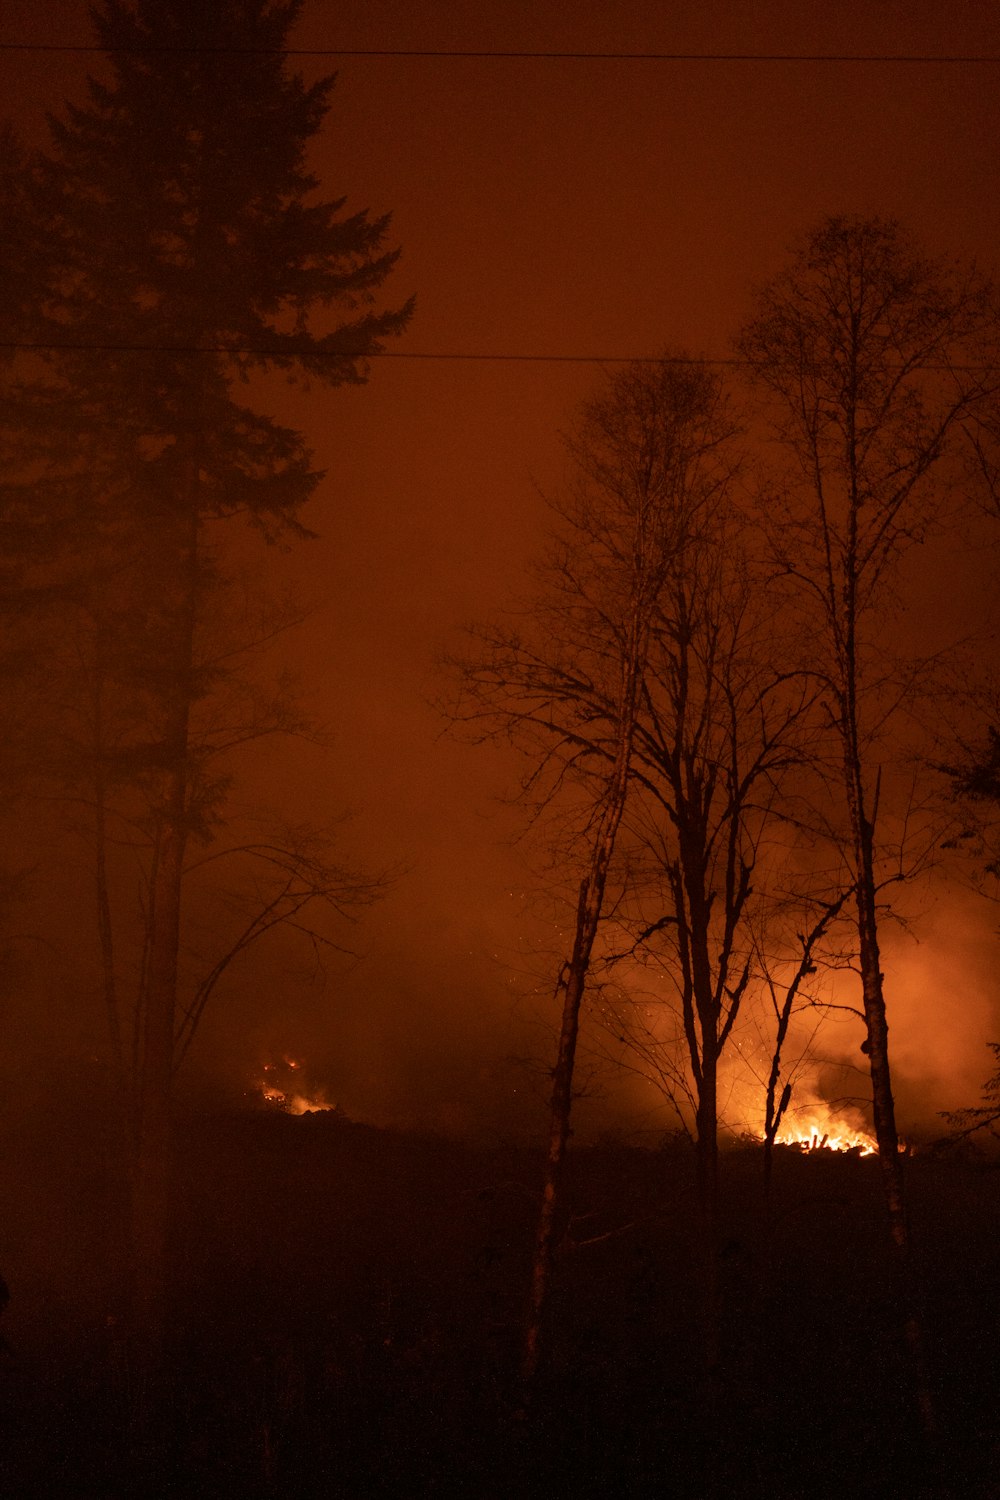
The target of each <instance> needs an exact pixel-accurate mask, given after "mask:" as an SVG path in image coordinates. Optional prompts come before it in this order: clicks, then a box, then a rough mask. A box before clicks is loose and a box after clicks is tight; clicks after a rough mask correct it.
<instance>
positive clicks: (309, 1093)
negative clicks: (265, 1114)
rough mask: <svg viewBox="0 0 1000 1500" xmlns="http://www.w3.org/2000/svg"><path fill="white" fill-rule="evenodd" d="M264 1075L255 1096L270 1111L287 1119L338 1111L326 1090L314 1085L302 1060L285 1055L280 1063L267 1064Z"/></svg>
mask: <svg viewBox="0 0 1000 1500" xmlns="http://www.w3.org/2000/svg"><path fill="white" fill-rule="evenodd" d="M262 1073H263V1077H261V1078H259V1079H258V1080H257V1081H256V1083H255V1086H254V1090H253V1096H254V1097H256V1098H258V1099H259V1100H260V1101H261V1102H262V1103H263V1105H264V1107H265V1108H266V1109H273V1110H280V1111H281V1112H282V1113H283V1114H286V1115H312V1114H322V1113H326V1112H328V1111H331V1110H336V1108H337V1106H336V1104H335V1102H334V1101H333V1100H332V1099H330V1098H328V1097H327V1094H326V1091H325V1089H323V1088H321V1087H318V1086H315V1085H313V1084H312V1083H311V1081H310V1080H309V1078H308V1075H307V1074H306V1072H305V1068H304V1064H303V1062H302V1060H301V1058H297V1057H289V1056H288V1055H287V1054H285V1055H284V1056H282V1057H281V1058H279V1060H278V1061H277V1062H267V1063H264V1065H263V1069H262Z"/></svg>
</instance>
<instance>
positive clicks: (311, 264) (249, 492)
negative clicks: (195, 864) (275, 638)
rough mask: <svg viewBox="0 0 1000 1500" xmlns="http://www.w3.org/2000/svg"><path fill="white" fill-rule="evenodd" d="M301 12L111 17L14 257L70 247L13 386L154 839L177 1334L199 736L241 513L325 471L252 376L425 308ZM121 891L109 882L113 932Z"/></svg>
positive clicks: (24, 476) (138, 6) (147, 1081)
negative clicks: (324, 171) (173, 1178)
mask: <svg viewBox="0 0 1000 1500" xmlns="http://www.w3.org/2000/svg"><path fill="white" fill-rule="evenodd" d="M299 10H300V0H289V3H274V0H213V3H211V4H209V5H205V4H203V3H200V0H101V3H99V4H98V5H97V6H96V8H95V10H94V16H93V19H94V25H95V28H96V32H97V37H98V39H99V41H100V44H101V46H102V47H103V48H104V50H105V53H106V58H107V67H106V69H105V70H103V71H102V74H101V77H100V78H92V79H91V80H90V81H89V85H88V98H87V101H86V102H85V103H84V104H82V105H80V106H76V105H69V106H67V108H66V110H65V112H64V113H63V115H62V116H61V117H59V118H55V119H53V120H52V121H51V131H52V143H51V147H50V150H49V151H48V153H47V154H45V155H43V156H41V157H39V158H38V159H37V160H35V161H34V162H33V163H32V164H31V169H30V172H29V173H27V174H25V176H23V177H22V179H21V180H22V182H23V183H24V184H25V186H24V188H23V191H22V193H21V195H20V198H19V200H18V202H17V204H16V216H15V228H16V231H17V233H16V236H15V240H14V243H15V244H16V245H20V246H22V247H23V246H24V245H29V244H35V245H37V246H39V247H44V252H43V253H41V254H40V258H39V260H38V261H37V263H36V265H35V267H34V269H33V272H32V285H31V296H30V298H29V299H28V301H29V302H30V309H29V311H28V312H27V313H25V311H24V309H23V308H22V307H20V306H19V310H18V316H17V320H16V323H15V324H14V337H15V338H16V339H18V340H20V341H21V342H22V343H34V344H36V345H39V346H42V347H39V348H38V350H37V352H35V353H27V354H24V353H22V357H21V360H20V364H19V366H18V370H17V375H16V379H15V380H14V381H13V382H12V383H11V387H10V392H9V394H10V397H11V403H10V406H9V412H10V414H11V416H12V418H13V425H12V426H11V427H9V428H8V433H9V437H8V441H9V445H10V447H11V450H12V458H13V459H15V460H16V462H13V463H11V464H9V465H8V468H7V472H6V476H5V480H4V489H3V503H4V509H5V515H6V517H7V519H8V521H11V522H13V521H14V520H19V521H20V522H21V523H22V524H24V525H26V526H27V527H28V528H29V529H33V532H34V534H35V535H36V536H37V537H39V538H41V537H42V535H43V533H44V535H45V545H44V546H41V545H40V548H39V556H40V557H41V556H44V560H45V563H46V565H47V568H48V575H47V576H48V580H49V586H50V587H54V586H55V585H56V584H58V586H59V588H60V589H61V590H62V593H63V597H66V596H67V593H68V594H69V595H71V596H72V598H73V600H74V602H75V604H76V605H77V606H78V608H79V610H80V612H81V613H82V615H83V616H84V617H85V618H86V620H87V622H88V628H89V630H90V632H91V653H90V669H91V672H92V677H93V693H92V701H91V717H90V729H91V732H92V734H93V738H94V745H93V750H94V764H95V765H96V767H97V776H96V784H95V786H94V788H93V793H92V795H93V798H94V802H95V806H96V810H97V819H98V824H100V821H101V818H102V816H103V808H104V803H105V800H106V797H107V793H108V787H109V784H110V783H112V782H115V783H117V784H121V783H122V782H123V781H127V782H128V783H129V784H130V785H131V786H132V787H136V788H139V789H140V791H141V795H142V797H143V799H144V801H145V805H146V808H147V814H148V817H147V822H148V826H149V828H150V830H151V834H150V841H151V848H152V857H151V872H150V876H149V889H148V920H147V933H146V947H145V962H144V974H143V984H142V996H141V1000H142V1027H141V1039H140V1059H139V1061H140V1067H139V1076H140V1089H139V1098H138V1116H137V1152H136V1171H135V1183H134V1231H135V1249H136V1264H137V1276H138V1283H137V1287H138V1295H137V1309H138V1319H139V1323H140V1325H141V1326H144V1327H145V1328H146V1330H147V1331H148V1332H149V1333H150V1337H151V1342H153V1343H155V1341H156V1337H157V1330H158V1321H159V1319H160V1317H161V1306H162V1292H163V1286H162V1275H163V1265H164V1258H163V1256H164V1242H165V1233H166V1223H167V1197H168V1175H167V1161H168V1143H169V1134H170V1098H171V1082H172V1075H173V1071H174V1066H175V1045H176V1038H177V1034H178V1016H177V1013H176V1012H177V978H178V945H179V940H180V933H181V921H182V907H181V885H182V874H183V870H184V866H185V851H186V848H187V845H188V842H189V840H190V838H191V837H192V835H193V834H197V833H198V832H199V830H200V829H202V828H204V826H205V822H206V819H208V818H210V816H211V814H212V807H213V799H215V800H216V801H217V799H218V798H219V797H220V796H221V795H222V793H223V791H224V786H223V784H222V783H221V782H220V780H219V778H218V777H214V778H213V777H209V776H208V775H206V774H203V773H204V766H203V765H202V764H201V763H200V761H199V751H198V747H197V745H196V742H195V740H194V738H193V736H192V713H193V711H194V709H195V707H196V705H198V704H199V703H200V702H201V701H203V700H204V699H205V697H206V696H207V695H209V694H210V693H211V692H212V688H213V680H214V679H213V670H212V669H211V668H209V667H207V666H206V665H205V664H204V662H203V661H202V660H200V658H199V652H198V649H197V646H196V638H197V635H198V631H199V628H200V625H201V622H202V621H203V620H205V619H206V618H210V617H211V613H212V609H213V601H214V598H215V590H216V588H217V585H218V581H219V577H220V567H219V542H218V537H219V528H218V526H217V525H216V524H215V523H217V522H219V521H222V520H229V519H232V520H237V519H240V520H242V521H243V522H244V523H246V524H249V525H250V526H252V527H254V528H256V529H257V531H258V532H259V533H260V534H261V536H262V537H263V538H264V539H265V540H268V541H271V540H274V539H276V538H279V537H290V536H295V535H303V534H305V528H304V526H303V522H302V519H301V513H302V509H303V507H304V505H305V504H306V502H307V501H308V500H309V498H310V496H311V495H312V494H313V492H314V490H315V488H316V486H317V484H318V483H319V480H320V478H321V476H320V474H319V473H317V472H316V470H315V469H314V468H313V467H312V464H311V460H310V454H309V452H308V449H307V447H306V445H305V443H304V442H303V439H302V437H301V436H300V434H299V433H297V432H295V431H294V430H292V429H291V428H289V427H286V426H283V425H281V424H280V423H278V422H276V421H275V420H273V419H272V418H271V417H269V416H267V415H265V414H264V413H262V412H261V411H259V410H256V409H255V408H253V407H251V406H250V405H247V404H245V402H244V401H243V400H241V399H238V397H239V395H240V386H241V382H242V381H244V379H245V377H247V376H248V375H249V374H250V373H251V372H255V371H256V372H269V371H270V372H274V371H276V372H278V373H279V374H282V375H286V376H289V377H292V376H295V375H299V374H301V375H304V376H307V377H309V378H310V379H311V380H313V381H315V382H318V383H322V384H324V385H329V386H336V385H340V384H343V383H347V382H353V383H358V382H362V381H363V380H364V379H365V378H366V374H367V371H366V365H365V356H366V355H369V354H371V353H373V352H375V351H377V350H378V349H379V348H380V346H381V342H382V340H384V339H386V338H389V337H392V336H395V335H397V334H399V333H400V332H401V331H402V329H403V328H404V327H405V325H406V323H407V320H408V318H409V316H410V312H411V305H410V304H409V303H407V304H405V305H404V306H402V307H399V308H397V309H395V310H388V311H387V310H382V309H379V308H378V307H377V306H376V304H375V297H376V294H377V293H378V291H379V289H380V288H381V287H382V284H383V283H384V281H385V280H386V278H387V277H388V276H389V274H390V272H391V271H392V269H393V267H394V265H395V263H396V259H397V255H398V252H397V251H395V250H393V249H389V248H387V247H386V237H387V234H388V229H389V219H388V216H382V217H373V216H371V215H370V214H369V213H368V212H367V211H362V212H356V213H349V212H346V211H345V209H344V200H343V199H340V200H334V201H330V200H325V199H323V198H322V197H321V196H320V195H319V192H318V189H319V186H320V184H319V182H318V180H317V178H316V177H315V176H314V174H313V173H312V172H311V170H310V168H309V166H308V165H307V152H308V150H309V147H310V144H311V142H312V140H313V138H314V137H315V136H316V134H317V132H318V131H319V130H320V128H321V125H322V123H323V119H324V115H325V113H326V111H327V108H328V102H329V96H330V90H331V87H332V84H333V80H332V79H330V78H327V79H324V80H322V81H321V82H318V83H316V84H312V85H308V84H306V83H305V82H304V81H303V80H302V79H301V78H300V77H299V76H297V75H295V74H294V73H292V72H291V71H290V70H289V68H288V65H287V59H286V56H285V52H284V49H285V47H286V44H287V39H288V35H289V31H290V28H291V27H292V25H293V24H294V22H295V19H296V17H297V15H298V12H299ZM7 197H8V201H11V195H10V194H9V193H8V195H7ZM18 264H19V265H20V266H22V267H23V265H24V256H23V254H22V255H21V258H20V260H19V262H18ZM21 301H22V302H23V301H24V299H23V298H22V299H21ZM123 705H124V706H123ZM112 720H114V723H113V725H112V723H111V721H112ZM98 831H99V833H100V828H99V830H98ZM98 847H99V848H100V847H101V838H100V837H99V838H98ZM102 881H103V877H102V875H101V873H100V872H99V875H98V884H99V887H101V886H102ZM106 901H107V892H106V884H105V885H104V886H103V892H102V894H101V895H100V904H101V907H102V911H101V923H102V926H106V924H107V913H106V911H105V910H104V906H105V904H106ZM105 939H107V940H109V939H108V934H107V933H106V932H104V931H102V941H104V940H105ZM113 999H114V997H113V996H111V997H109V1005H110V1007H111V1013H112V1014H114V1004H113ZM116 1045H118V1046H119V1047H120V1045H121V1043H120V1038H119V1039H118V1041H117V1043H116Z"/></svg>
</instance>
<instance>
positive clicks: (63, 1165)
mask: <svg viewBox="0 0 1000 1500" xmlns="http://www.w3.org/2000/svg"><path fill="white" fill-rule="evenodd" d="M76 1123H77V1128H76V1129H70V1130H67V1129H66V1122H65V1121H64V1122H63V1123H62V1125H61V1126H60V1127H59V1130H58V1132H57V1131H56V1128H55V1126H54V1125H53V1124H51V1123H50V1122H48V1121H44V1120H43V1121H39V1120H23V1121H21V1122H19V1124H17V1125H16V1126H15V1125H11V1127H10V1129H9V1130H7V1132H6V1137H7V1138H6V1140H5V1142H4V1152H5V1157H4V1160H3V1161H2V1162H0V1192H2V1199H0V1203H2V1209H3V1222H2V1225H0V1269H2V1270H3V1272H4V1274H5V1275H6V1277H7V1279H8V1281H9V1283H10V1286H11V1292H12V1301H11V1305H10V1308H9V1311H8V1314H7V1316H6V1319H5V1323H6V1345H5V1347H4V1349H3V1350H2V1353H0V1402H2V1406H0V1417H2V1423H3V1464H4V1468H3V1472H2V1475H0V1493H2V1494H4V1495H10V1496H12V1497H20V1496H25V1497H28V1496H35V1495H37V1496H58V1497H91V1496H93V1497H98V1496H117V1495H123V1496H124V1495H129V1496H137V1497H141V1496H144V1495H149V1496H157V1495H163V1496H177V1497H181V1496H192V1497H194V1496H206V1497H207V1496H220V1497H222V1496H226V1497H228V1496H236V1497H248V1500H251V1497H257V1496H261V1497H267V1496H289V1497H295V1500H312V1497H317V1500H318V1497H355V1496H357V1497H367V1496H386V1497H389V1496H399V1497H406V1496H425V1495H426V1496H445V1495H461V1496H467V1497H470V1500H479V1497H483V1500H487V1497H501V1496H504V1497H516V1496H534V1495H538V1496H546V1497H551V1500H558V1497H563V1496H565V1497H567V1500H569V1497H581V1500H582V1497H589V1496H595V1497H596V1496H605V1497H615V1496H670V1495H676V1496H678V1497H688V1496H690V1497H698V1496H706V1497H709V1496H716V1495H717V1496H720V1497H722V1496H725V1497H731V1500H744V1497H746V1500H751V1497H761V1500H763V1497H765V1496H767V1497H770V1500H795V1497H800V1496H801V1497H803V1500H805V1497H808V1500H823V1497H826V1496H831V1497H832V1496H838V1497H855V1496H885V1497H893V1500H897V1497H898V1500H910V1497H916V1496H920V1495H923V1494H930V1493H940V1492H941V1486H940V1485H938V1487H937V1489H935V1487H934V1483H932V1476H931V1471H930V1469H929V1467H928V1463H927V1460H926V1458H925V1457H924V1455H923V1454H922V1453H921V1451H920V1449H919V1446H918V1445H917V1443H916V1442H915V1440H914V1437H913V1433H912V1427H911V1421H910V1416H909V1401H908V1397H907V1383H906V1375H905V1370H904V1368H903V1364H902V1360H901V1356H900V1350H899V1345H898V1341H897V1336H896V1330H895V1326H894V1321H893V1318H892V1316H891V1313H890V1312H889V1311H888V1310H887V1308H886V1304H885V1297H884V1292H885V1266H884V1257H883V1244H882V1218H881V1210H880V1203H879V1196H878V1193H879V1183H878V1165H877V1162H876V1161H875V1160H873V1159H869V1160H860V1159H858V1158H855V1157H834V1156H830V1155H822V1156H820V1155H813V1156H808V1157H807V1156H803V1155H800V1154H798V1153H795V1152H783V1153H781V1155H780V1159H779V1160H778V1162H777V1166H776V1176H775V1190H774V1204H773V1211H772V1216H771V1221H770V1231H769V1230H768V1221H767V1217H766V1216H765V1214H764V1212H763V1206H762V1199H761V1191H760V1169H761V1160H760V1153H759V1151H758V1150H756V1149H749V1148H748V1149H745V1150H734V1151H733V1152H731V1153H729V1154H728V1155H727V1157H726V1163H725V1168H726V1172H725V1177H726V1203H727V1207H726V1226H725V1239H724V1245H723V1254H722V1278H723V1329H722V1348H721V1374H720V1376H719V1379H718V1381H717V1382H716V1384H715V1386H714V1388H712V1389H709V1387H708V1386H707V1384H706V1379H705V1376H704V1357H703V1349H704V1340H703V1336H702V1322H701V1313H700V1309H701V1305H702V1279H701V1276H700V1272H699V1263H700V1261H699V1253H698V1248H697V1244H698V1240H697V1217H696V1213H695V1200H694V1192H693V1183H692V1179H691V1173H690V1163H689V1161H688V1157H687V1154H686V1152H685V1151H684V1150H682V1149H680V1148H678V1149H676V1150H672V1149H665V1150H660V1151H640V1150H630V1149H628V1148H626V1147H622V1146H613V1147H611V1146H609V1147H606V1148H591V1149H585V1150H580V1151H579V1152H578V1153H577V1154H576V1156H575V1159H574V1165H573V1173H572V1184H571V1190H572V1200H573V1212H574V1222H573V1224H572V1226H571V1239H572V1242H573V1243H572V1247H571V1248H569V1249H568V1250H566V1251H565V1252H564V1253H563V1255H562V1256H561V1259H560V1263H559V1268H558V1283H557V1295H556V1298H555V1303H554V1307H553V1325H554V1334H553V1340H552V1344H551V1349H552V1357H551V1366H550V1369H549V1371H548V1373H547V1376H546V1379H545V1380H544V1381H543V1382H542V1383H541V1385H540V1388H539V1391H538V1394H537V1398H536V1401H535V1404H534V1406H533V1408H532V1410H531V1411H530V1413H529V1414H528V1416H527V1417H525V1415H524V1414H523V1412H522V1411H521V1410H519V1406H518V1400H517V1393H516V1390H515V1387H514V1384H513V1380H512V1372H513V1369H514V1361H515V1357H516V1348H517V1337H518V1326H519V1319H520V1316H521V1313H522V1308H523V1303H524V1294H525V1287H526V1280H527V1267H528V1254H529V1248H530V1241H531V1230H532V1224H533V1212H534V1207H533V1206H534V1197H533V1195H534V1192H535V1190H536V1187H537V1181H538V1173H539V1164H538V1161H537V1159H536V1158H535V1157H534V1156H533V1154H532V1153H530V1152H527V1151H522V1150H518V1149H514V1148H504V1149H501V1148H497V1149H495V1150H483V1149H473V1148H465V1147H461V1146H457V1145H452V1144H448V1143H444V1142H441V1141H436V1140H428V1139H419V1138H415V1137H412V1136H404V1135H396V1134H392V1133H387V1132H381V1131H377V1130H374V1129H371V1128H369V1127H365V1126H360V1125H354V1124H351V1123H349V1122H346V1121H343V1120H341V1119H338V1118H336V1117H335V1116H332V1115H315V1116H306V1117H303V1118H301V1119H293V1118H291V1117H288V1116H284V1115H281V1114H270V1113H260V1114H253V1113H246V1114H240V1115H231V1116H228V1117H223V1118H203V1119H200V1120H195V1121H190V1122H189V1123H188V1124H187V1125H186V1126H185V1128H184V1131H183V1136H182V1139H181V1142H180V1150H179V1161H178V1177H179V1190H178V1197H179V1213H178V1230H177V1239H176V1247H175V1260H174V1285H173V1300H172V1308H173V1350H172V1375H171V1387H170V1393H169V1402H168V1404H167V1409H166V1411H165V1413H164V1438H163V1447H162V1450H161V1451H160V1452H159V1453H158V1454H157V1455H155V1456H154V1457H153V1458H144V1457H143V1455H142V1454H141V1453H138V1452H137V1451H136V1445H135V1444H134V1443H132V1442H131V1441H130V1437H129V1432H128V1411H129V1408H130V1400H131V1398H132V1396H133V1395H134V1391H133V1387H132V1378H131V1372H130V1370H129V1367H128V1358H127V1356H126V1354H125V1353H123V1346H122V1340H121V1337H120V1333H121V1324H120V1321H119V1311H120V1297H121V1272H120V1265H119V1263H118V1260H117V1253H118V1252H117V1246H118V1244H119V1234H120V1226H121V1213H120V1202H119V1198H118V1193H117V1191H116V1188H115V1180H116V1174H115V1170H114V1160H113V1152H112V1150H111V1148H110V1144H109V1142H110V1139H111V1137H110V1134H109V1133H107V1132H106V1131H104V1130H102V1129H101V1128H98V1126H97V1124H95V1123H93V1122H89V1121H82V1120H81V1121H77V1122H76ZM908 1177H909V1184H910V1189H911V1195H912V1205H913V1219H914V1228H915V1231H916V1238H917V1243H918V1246H919V1250H920V1259H921V1264H922V1268H923V1272H924V1285H925V1295H926V1315H927V1322H928V1326H929V1329H930V1334H931V1355H932V1361H933V1368H934V1375H935V1380H936V1382H937V1386H938V1398H939V1405H940V1409H941V1415H942V1419H943V1427H944V1437H943V1441H942V1452H943V1464H942V1470H943V1472H944V1474H945V1475H946V1476H947V1478H948V1481H949V1488H950V1492H951V1493H953V1494H954V1495H955V1496H962V1497H969V1500H994V1497H1000V1425H998V1424H1000V1416H998V1411H1000V1379H998V1376H1000V1172H998V1171H997V1170H996V1169H994V1168H993V1167H991V1166H989V1165H987V1164H982V1163H980V1164H976V1163H974V1162H968V1161H964V1162H963V1161H954V1160H952V1161H948V1160H943V1159H933V1158H930V1157H926V1158H925V1157H916V1158H914V1159H913V1160H912V1161H911V1162H910V1163H909V1164H908ZM935 1483H936V1481H935Z"/></svg>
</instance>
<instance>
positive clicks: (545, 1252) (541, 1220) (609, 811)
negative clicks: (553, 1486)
mask: <svg viewBox="0 0 1000 1500" xmlns="http://www.w3.org/2000/svg"><path fill="white" fill-rule="evenodd" d="M643 634H644V626H643V622H642V620H641V617H640V612H639V610H638V609H637V610H636V612H635V615H634V617H633V620H632V622H631V628H630V631H629V636H628V646H627V652H626V656H625V660H624V661H623V664H622V666H623V670H622V689H621V693H620V713H619V734H618V745H617V750H616V755H615V762H614V768H613V771H612V774H611V779H610V782H609V784H608V787H607V790H606V792H605V801H604V808H603V811H602V814H601V819H600V823H599V825H598V830H597V835H596V838H595V841H594V846H593V849H592V852H591V861H590V869H589V871H588V873H587V875H586V877H585V878H584V880H583V882H582V884H581V886H580V899H579V902H578V904H577V912H576V932H575V935H574V939H573V953H572V957H571V958H570V961H569V963H568V964H567V966H566V969H565V971H564V974H563V977H562V979H561V985H562V988H563V1011H562V1022H561V1026H560V1030H559V1050H558V1054H557V1058H556V1065H555V1068H554V1069H553V1072H552V1094H551V1098H550V1104H549V1119H550V1123H549V1148H548V1155H547V1157H546V1163H545V1183H544V1186H543V1189H542V1205H541V1209H540V1212H539V1217H538V1229H537V1232H536V1236H535V1253H534V1259H533V1262H532V1272H531V1298H530V1303H529V1307H528V1317H527V1324H526V1327H525V1335H524V1348H523V1351H522V1358H521V1378H522V1383H523V1385H524V1386H525V1388H527V1387H528V1386H530V1384H531V1382H532V1381H533V1380H534V1378H535V1375H536V1374H537V1371H538V1362H539V1355H540V1343H541V1338H542V1329H543V1323H544V1317H545V1308H546V1303H547V1300H548V1292H549V1283H550V1280H551V1276H552V1262H553V1256H554V1253H555V1247H556V1243H557V1241H558V1238H559V1222H558V1220H559V1209H560V1206H561V1192H560V1190H561V1186H562V1175H563V1163H564V1161H565V1157H566V1147H567V1144H568V1142H569V1137H570V1116H571V1113H572V1108H573V1072H574V1066H575V1062H576V1043H577V1037H578V1035H579V1030H580V1006H581V1004H582V1003H583V996H584V991H585V988H586V983H587V973H588V971H589V968H590V959H591V954H592V953H593V949H594V941H595V939H596V937H597V929H598V925H599V923H600V919H601V907H602V905H603V902H604V890H605V886H606V885H607V878H608V870H609V868H610V865H611V859H612V856H613V854H614V849H615V840H616V839H617V836H618V829H619V827H620V825H621V820H622V815H623V813H624V811H625V802H626V799H627V796H628V783H629V768H630V764H631V758H632V742H633V733H634V723H635V703H636V694H637V690H638V682H639V664H640V659H641V645H640V640H641V637H642V636H643Z"/></svg>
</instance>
